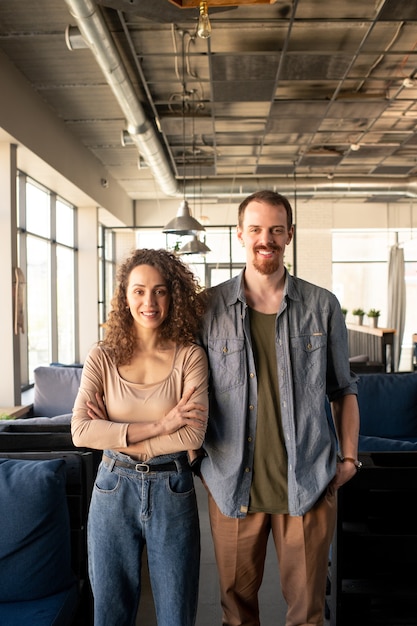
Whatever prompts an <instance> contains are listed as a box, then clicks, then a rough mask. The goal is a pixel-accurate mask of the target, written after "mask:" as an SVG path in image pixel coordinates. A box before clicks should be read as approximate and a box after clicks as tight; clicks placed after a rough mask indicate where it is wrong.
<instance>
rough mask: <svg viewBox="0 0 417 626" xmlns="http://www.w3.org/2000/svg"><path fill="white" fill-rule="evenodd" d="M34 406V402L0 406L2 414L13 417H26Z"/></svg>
mask: <svg viewBox="0 0 417 626" xmlns="http://www.w3.org/2000/svg"><path fill="white" fill-rule="evenodd" d="M31 408H32V404H20V405H18V406H0V415H9V416H10V417H12V418H13V419H18V418H19V417H25V415H27V414H28V413H29V411H30V410H31Z"/></svg>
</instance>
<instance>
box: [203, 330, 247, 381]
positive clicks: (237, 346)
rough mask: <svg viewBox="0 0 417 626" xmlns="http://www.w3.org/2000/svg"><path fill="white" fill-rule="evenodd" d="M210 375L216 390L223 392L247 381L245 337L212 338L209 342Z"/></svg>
mask: <svg viewBox="0 0 417 626" xmlns="http://www.w3.org/2000/svg"><path fill="white" fill-rule="evenodd" d="M207 348H208V356H209V363H210V375H211V380H212V384H213V387H214V389H215V390H216V392H219V393H222V392H225V391H228V390H230V389H233V388H234V387H238V386H240V385H243V383H244V381H245V342H244V339H227V338H223V339H222V338H219V339H211V340H209V342H208V346H207Z"/></svg>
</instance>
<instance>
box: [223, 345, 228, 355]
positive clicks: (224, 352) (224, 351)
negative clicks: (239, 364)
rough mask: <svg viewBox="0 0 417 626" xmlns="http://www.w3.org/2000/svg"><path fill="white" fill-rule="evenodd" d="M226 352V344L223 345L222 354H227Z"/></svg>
mask: <svg viewBox="0 0 417 626" xmlns="http://www.w3.org/2000/svg"><path fill="white" fill-rule="evenodd" d="M227 352H228V349H227V348H226V346H224V348H223V354H227Z"/></svg>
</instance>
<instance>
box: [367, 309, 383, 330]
mask: <svg viewBox="0 0 417 626" xmlns="http://www.w3.org/2000/svg"><path fill="white" fill-rule="evenodd" d="M366 315H367V316H368V317H369V319H370V320H371V323H372V326H373V327H374V328H377V327H378V317H379V316H380V315H381V311H378V310H377V309H370V310H369V311H368V313H367V314H366Z"/></svg>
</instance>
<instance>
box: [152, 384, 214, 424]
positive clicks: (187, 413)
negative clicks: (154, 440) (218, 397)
mask: <svg viewBox="0 0 417 626" xmlns="http://www.w3.org/2000/svg"><path fill="white" fill-rule="evenodd" d="M195 389H196V388H195V387H192V388H191V389H188V390H187V391H184V393H183V395H182V398H181V400H180V401H179V402H178V404H177V405H176V406H175V407H174V408H173V409H171V411H170V412H169V413H167V414H166V415H164V417H163V418H162V419H161V420H160V421H159V425H160V427H161V433H160V434H161V435H171V434H172V433H174V432H175V431H177V430H178V429H179V428H182V427H183V426H192V427H193V428H201V429H203V430H204V429H205V427H206V425H207V418H208V415H207V407H206V406H204V404H199V403H198V402H191V401H190V398H191V396H192V395H193V393H194V391H195Z"/></svg>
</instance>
